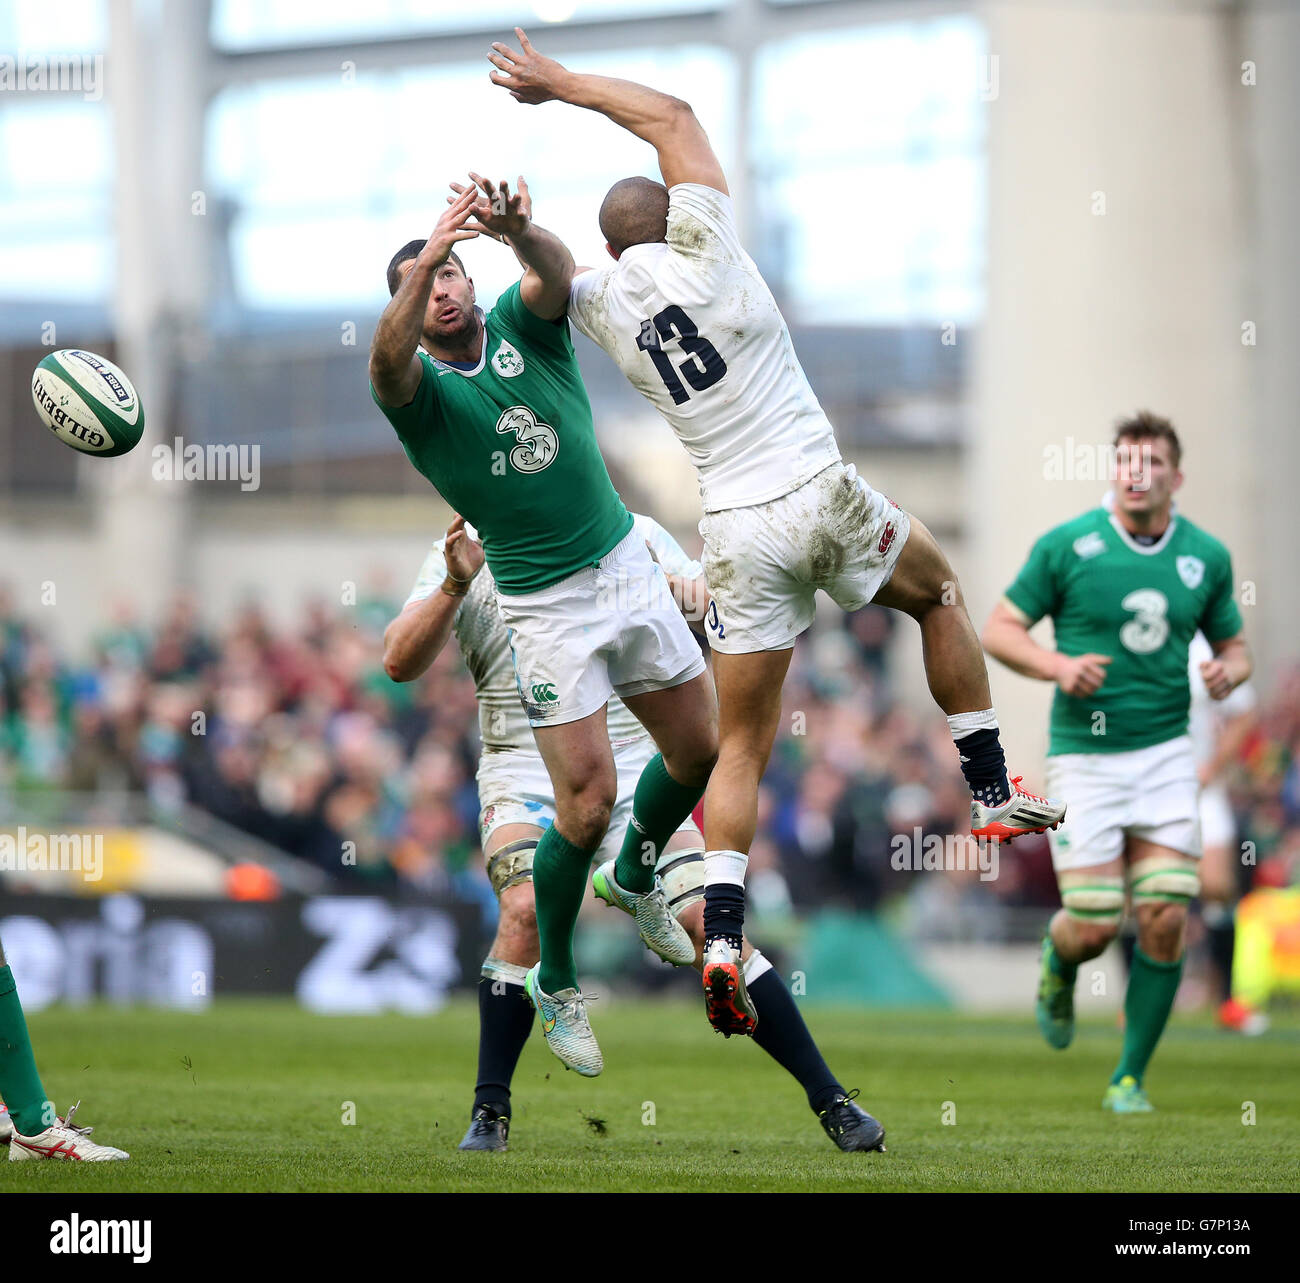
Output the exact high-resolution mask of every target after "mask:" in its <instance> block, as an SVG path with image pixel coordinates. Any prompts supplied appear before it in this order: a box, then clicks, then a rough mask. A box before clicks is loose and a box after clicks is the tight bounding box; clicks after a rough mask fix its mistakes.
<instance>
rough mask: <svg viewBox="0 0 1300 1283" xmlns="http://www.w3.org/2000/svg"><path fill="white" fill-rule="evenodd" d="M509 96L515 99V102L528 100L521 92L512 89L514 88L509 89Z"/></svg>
mask: <svg viewBox="0 0 1300 1283" xmlns="http://www.w3.org/2000/svg"><path fill="white" fill-rule="evenodd" d="M510 96H511V98H513V99H514V100H515V102H527V101H528V99H527V98H525V97H524V96H523V94H521V93H518V92H517V91H516V90H514V89H512V90H511V91H510Z"/></svg>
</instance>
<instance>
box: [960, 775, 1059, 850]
mask: <svg viewBox="0 0 1300 1283" xmlns="http://www.w3.org/2000/svg"><path fill="white" fill-rule="evenodd" d="M1023 778H1024V776H1022V775H1017V776H1014V777H1013V778H1012V780H1011V796H1010V797H1009V798H1007V800H1006V801H1005V802H1003V803H1002V805H1001V806H985V805H984V803H983V802H979V801H977V800H976V799H974V798H972V799H971V804H970V833H971V837H973V838H986V839H993V840H995V841H998V842H1012V841H1014V840H1015V839H1016V838H1018V837H1023V836H1024V835H1025V834H1026V833H1046V832H1047V830H1048V829H1054V828H1056V827H1057V826H1058V825H1059V824H1060V823H1061V821H1062V820H1063V819H1065V803H1064V802H1058V801H1057V800H1056V799H1055V798H1050V797H1039V796H1038V794H1037V793H1031V792H1030V791H1029V790H1028V789H1023V788H1021V787H1020V781H1021V780H1022V779H1023Z"/></svg>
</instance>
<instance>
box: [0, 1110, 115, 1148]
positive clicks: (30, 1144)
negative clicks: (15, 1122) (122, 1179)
mask: <svg viewBox="0 0 1300 1283" xmlns="http://www.w3.org/2000/svg"><path fill="white" fill-rule="evenodd" d="M80 1104H81V1101H77V1104H76V1105H73V1107H72V1108H71V1109H70V1110H68V1116H67V1117H66V1118H56V1119H55V1120H54V1122H53V1123H52V1124H51V1125H50V1126H49V1127H47V1128H46V1129H45V1130H44V1131H43V1132H37V1134H36V1135H35V1136H24V1135H22V1134H21V1133H20V1132H19V1131H18V1129H17V1128H16V1127H15V1128H13V1130H12V1133H11V1135H10V1137H9V1161H10V1162H11V1163H22V1162H26V1161H27V1160H28V1159H29V1158H63V1159H71V1160H73V1161H76V1162H84V1163H111V1162H117V1161H120V1160H121V1159H124V1158H130V1157H131V1155H130V1154H128V1153H127V1152H126V1151H125V1150H122V1149H114V1148H113V1147H112V1146H111V1145H96V1144H95V1143H94V1141H92V1140H88V1139H87V1137H89V1135H90V1133H91V1132H93V1131H94V1130H95V1129H94V1128H93V1127H77V1126H76V1125H74V1123H73V1121H72V1119H73V1116H74V1115H75V1114H76V1112H77V1108H78V1106H79V1105H80ZM11 1125H12V1124H11Z"/></svg>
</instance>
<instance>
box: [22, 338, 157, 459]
mask: <svg viewBox="0 0 1300 1283" xmlns="http://www.w3.org/2000/svg"><path fill="white" fill-rule="evenodd" d="M32 400H33V401H34V402H35V403H36V413H37V414H39V415H40V416H41V420H42V422H43V423H44V424H45V426H46V427H47V428H49V429H50V431H51V432H53V433H54V435H55V436H56V437H58V438H59V440H60V441H62V442H63V443H64V445H70V446H71V447H72V448H73V449H74V450H80V451H82V453H83V454H97V455H102V456H103V457H105V458H108V457H111V456H113V455H116V454H125V453H126V452H127V451H128V450H130V449H132V448H133V447H134V446H136V445H137V444H138V443H139V441H140V436H141V434H142V433H143V432H144V407H143V406H142V405H141V404H140V397H139V395H138V393H137V392H136V390H135V388H134V387H133V386H132V384H131V380H130V379H128V378H127V377H126V375H125V374H123V373H122V371H121V370H119V369H118V368H117V366H115V365H114V364H113V363H112V361H109V360H106V359H105V358H104V357H102V356H97V355H96V354H95V353H94V352H83V351H81V349H80V348H63V349H61V350H60V351H58V352H51V353H50V354H49V356H47V357H46V358H45V359H44V360H43V361H42V362H41V363H40V365H38V366H37V367H36V369H35V371H34V372H33V373H32Z"/></svg>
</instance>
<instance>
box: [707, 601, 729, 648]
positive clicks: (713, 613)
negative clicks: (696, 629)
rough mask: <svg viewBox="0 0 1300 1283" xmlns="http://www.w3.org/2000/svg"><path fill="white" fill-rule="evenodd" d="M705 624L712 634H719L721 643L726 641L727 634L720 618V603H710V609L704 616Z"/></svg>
mask: <svg viewBox="0 0 1300 1283" xmlns="http://www.w3.org/2000/svg"><path fill="white" fill-rule="evenodd" d="M704 624H705V627H706V628H708V629H709V630H710V631H711V632H715V633H717V634H718V640H719V641H725V640H726V637H727V632H726V629H724V628H723V626H722V620H721V619H720V618H718V603H717V602H716V601H711V602H709V609H708V610H707V611H706V612H705V615H704Z"/></svg>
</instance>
